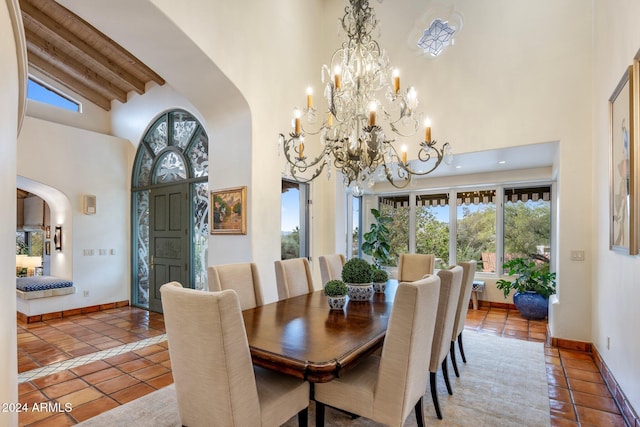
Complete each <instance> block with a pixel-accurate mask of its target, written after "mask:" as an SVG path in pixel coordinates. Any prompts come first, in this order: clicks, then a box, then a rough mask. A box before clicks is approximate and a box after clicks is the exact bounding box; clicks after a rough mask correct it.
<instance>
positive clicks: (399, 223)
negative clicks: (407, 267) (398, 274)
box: [380, 195, 411, 267]
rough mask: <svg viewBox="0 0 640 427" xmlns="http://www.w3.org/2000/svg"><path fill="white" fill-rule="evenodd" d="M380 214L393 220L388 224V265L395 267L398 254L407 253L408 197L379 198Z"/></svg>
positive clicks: (409, 208)
mask: <svg viewBox="0 0 640 427" xmlns="http://www.w3.org/2000/svg"><path fill="white" fill-rule="evenodd" d="M380 212H381V213H382V214H383V215H386V216H390V217H392V218H393V222H391V223H390V224H389V229H390V230H391V242H390V245H391V250H390V251H389V265H390V266H394V267H395V266H397V265H398V258H399V257H400V254H404V253H408V252H410V251H409V216H410V213H411V207H410V206H409V196H408V195H405V196H385V197H381V198H380Z"/></svg>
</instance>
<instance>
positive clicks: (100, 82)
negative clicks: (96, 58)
mask: <svg viewBox="0 0 640 427" xmlns="http://www.w3.org/2000/svg"><path fill="white" fill-rule="evenodd" d="M25 35H26V39H27V54H28V55H32V54H33V55H36V56H38V57H39V58H40V59H41V60H43V61H46V62H49V63H50V64H51V66H52V67H56V68H58V69H60V70H61V71H64V72H66V73H68V74H69V75H70V76H71V77H72V78H74V79H76V80H77V81H81V82H84V84H85V85H86V86H87V87H90V88H92V89H93V90H95V91H96V92H98V93H100V94H101V95H102V96H104V97H105V98H109V99H117V100H118V101H120V102H123V103H124V102H127V90H126V88H121V87H118V86H116V85H115V84H112V82H110V81H108V80H106V79H105V78H103V77H102V76H100V75H99V74H98V73H96V72H95V71H93V69H92V68H91V67H88V66H87V65H85V64H82V63H80V62H79V61H77V60H76V59H74V58H72V57H70V56H68V55H67V54H65V53H64V52H63V51H62V50H60V49H56V47H55V46H54V45H51V44H50V43H49V42H48V41H47V40H45V39H43V38H42V37H40V36H38V35H37V34H34V33H32V32H31V31H30V30H28V29H26V30H25Z"/></svg>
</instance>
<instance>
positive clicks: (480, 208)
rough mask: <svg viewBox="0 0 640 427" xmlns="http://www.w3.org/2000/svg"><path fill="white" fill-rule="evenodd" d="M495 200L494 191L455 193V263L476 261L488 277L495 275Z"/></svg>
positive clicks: (479, 268)
mask: <svg viewBox="0 0 640 427" xmlns="http://www.w3.org/2000/svg"><path fill="white" fill-rule="evenodd" d="M495 198H496V191H495V190H484V191H471V192H462V193H456V204H457V209H456V220H457V233H456V262H457V261H467V260H476V261H477V262H478V267H477V268H478V271H484V272H488V273H495V272H496V255H495V254H496V204H495ZM485 260H486V261H485Z"/></svg>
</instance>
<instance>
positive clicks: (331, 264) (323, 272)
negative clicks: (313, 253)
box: [318, 254, 346, 288]
mask: <svg viewBox="0 0 640 427" xmlns="http://www.w3.org/2000/svg"><path fill="white" fill-rule="evenodd" d="M345 261H346V259H345V256H344V255H342V254H334V255H320V257H318V264H319V265H320V277H321V278H322V287H323V288H324V285H326V284H327V282H328V281H329V280H342V266H343V265H344V263H345Z"/></svg>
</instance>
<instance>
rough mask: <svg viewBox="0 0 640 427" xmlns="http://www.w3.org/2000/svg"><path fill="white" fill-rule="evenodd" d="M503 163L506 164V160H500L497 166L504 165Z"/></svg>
mask: <svg viewBox="0 0 640 427" xmlns="http://www.w3.org/2000/svg"><path fill="white" fill-rule="evenodd" d="M505 163H507V161H506V160H500V161H499V162H498V164H499V165H504V164H505Z"/></svg>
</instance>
